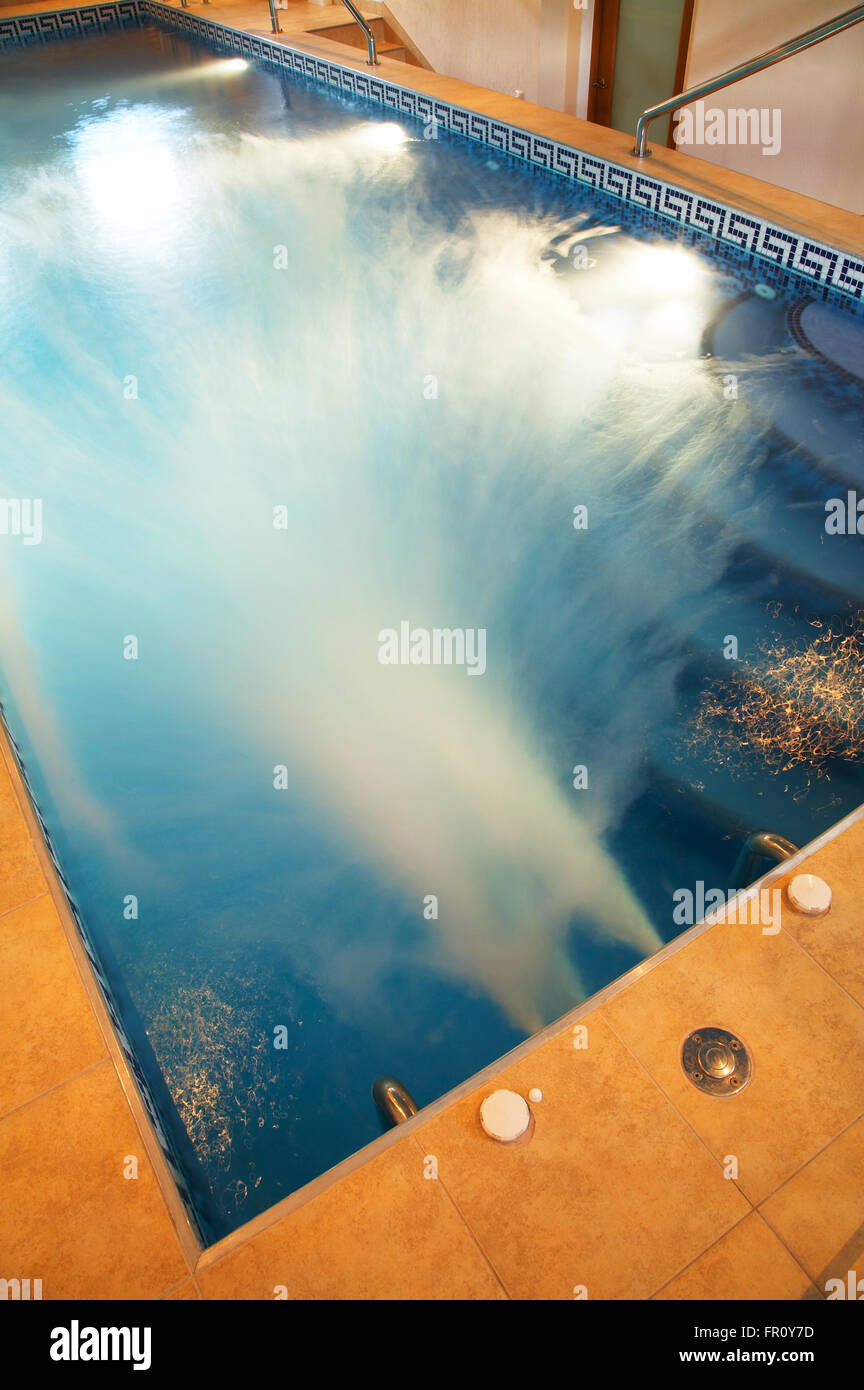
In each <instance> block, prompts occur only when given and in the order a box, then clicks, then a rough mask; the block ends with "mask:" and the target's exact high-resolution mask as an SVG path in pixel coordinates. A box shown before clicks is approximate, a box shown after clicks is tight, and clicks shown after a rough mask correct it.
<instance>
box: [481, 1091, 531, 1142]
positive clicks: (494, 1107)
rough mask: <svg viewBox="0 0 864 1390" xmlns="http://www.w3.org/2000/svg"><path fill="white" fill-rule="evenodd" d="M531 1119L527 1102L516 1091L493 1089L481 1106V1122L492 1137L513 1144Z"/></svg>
mask: <svg viewBox="0 0 864 1390" xmlns="http://www.w3.org/2000/svg"><path fill="white" fill-rule="evenodd" d="M530 1121H531V1111H530V1110H529V1109H528V1105H527V1102H526V1101H525V1100H523V1098H522V1096H520V1095H517V1094H516V1092H515V1091H493V1092H492V1094H491V1096H487V1097H486V1099H485V1100H484V1102H483V1104H482V1105H481V1106H480V1123H481V1125H482V1126H483V1128H484V1129H485V1131H486V1133H487V1134H488V1135H489V1137H490V1139H497V1140H498V1142H499V1143H501V1144H511V1143H512V1142H513V1140H514V1139H518V1138H519V1136H520V1135H522V1134H524V1133H525V1131H526V1129H527V1128H528V1125H529V1124H530Z"/></svg>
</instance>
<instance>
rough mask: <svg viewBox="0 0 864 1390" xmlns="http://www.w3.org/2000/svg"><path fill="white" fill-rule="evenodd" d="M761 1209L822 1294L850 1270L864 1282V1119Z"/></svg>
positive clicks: (769, 1199) (809, 1164)
mask: <svg viewBox="0 0 864 1390" xmlns="http://www.w3.org/2000/svg"><path fill="white" fill-rule="evenodd" d="M759 1210H760V1212H761V1213H762V1215H763V1216H764V1218H765V1220H766V1221H767V1222H768V1224H769V1225H770V1226H771V1227H772V1228H773V1229H774V1230H775V1231H776V1232H777V1234H778V1235H779V1236H780V1238H781V1239H782V1240H783V1241H784V1242H785V1244H786V1245H788V1247H789V1249H790V1250H791V1251H792V1253H793V1254H794V1255H795V1257H796V1259H798V1260H800V1262H801V1264H802V1265H803V1266H804V1268H805V1269H806V1270H807V1273H808V1274H809V1275H810V1276H811V1278H812V1279H813V1280H814V1282H815V1283H816V1285H817V1287H818V1288H820V1289H821V1290H823V1291H824V1288H825V1283H826V1280H828V1279H831V1278H835V1277H840V1278H843V1277H845V1275H846V1273H847V1271H848V1270H850V1269H854V1270H856V1271H857V1273H858V1277H859V1278H861V1279H864V1119H861V1120H858V1122H857V1123H856V1124H854V1125H851V1126H850V1128H849V1129H847V1130H846V1132H845V1134H841V1135H840V1137H839V1138H838V1139H835V1140H834V1142H833V1144H830V1145H829V1146H828V1148H827V1149H825V1150H824V1151H823V1152H822V1153H821V1154H818V1155H817V1157H816V1158H814V1159H813V1160H812V1162H810V1163H808V1164H807V1167H806V1168H802V1169H801V1171H800V1173H796V1174H795V1176H794V1178H790V1179H789V1181H788V1182H787V1183H784V1185H783V1186H782V1187H781V1188H780V1190H779V1192H775V1193H774V1194H773V1196H771V1197H769V1198H768V1200H767V1201H766V1202H763V1204H762V1206H761V1207H760V1208H759ZM861 1292H862V1293H864V1289H862V1291H861Z"/></svg>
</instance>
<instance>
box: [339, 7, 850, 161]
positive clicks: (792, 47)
mask: <svg viewBox="0 0 864 1390" xmlns="http://www.w3.org/2000/svg"><path fill="white" fill-rule="evenodd" d="M346 4H347V0H346ZM862 19H864V5H855V6H853V8H852V9H851V10H844V12H843V14H838V15H835V17H834V18H833V19H828V20H826V21H825V22H824V23H823V24H817V25H816V26H815V27H814V28H813V29H808V30H807V31H806V33H803V34H799V35H798V37H797V38H794V39H788V40H787V41H786V43H781V44H778V45H777V47H776V48H769V49H767V50H766V51H765V52H764V53H760V54H759V56H758V57H757V58H751V59H750V61H749V62H747V63H739V64H738V66H737V67H734V68H730V69H729V71H728V72H723V73H721V74H720V76H719V77H712V78H711V79H710V81H708V82H700V83H699V85H698V86H697V87H688V89H687V91H686V92H679V93H678V95H677V96H675V97H670V98H669V100H668V101H661V102H659V103H658V104H657V105H656V106H649V107H648V108H647V109H646V110H645V111H643V112H642V115H641V116H640V117H639V120H638V121H637V123H636V145H635V147H634V148H633V149H632V150H631V154H635V155H636V156H637V158H638V159H647V158H648V156H649V155H650V153H651V151H650V150H649V149H648V146H647V143H646V142H647V139H648V127H649V125H650V124H651V122H652V121H655V120H656V119H657V117H658V116H665V115H666V113H667V112H669V111H674V110H675V109H676V107H679V106H687V105H688V104H689V103H690V102H691V101H698V100H699V98H700V97H707V96H710V94H711V93H712V92H718V91H719V90H720V88H721V87H731V85H732V83H733V82H740V81H741V79H742V77H749V76H750V75H751V73H754V72H761V71H762V69H763V68H770V67H773V66H774V64H775V63H782V62H783V59H784V58H791V57H792V55H793V54H795V53H800V52H801V51H802V50H803V49H805V48H812V47H813V45H814V44H817V43H822V41H823V39H830V38H831V37H832V36H833V35H834V34H839V33H841V32H842V31H843V30H844V29H849V28H851V26H852V25H853V24H860V23H861V21H862Z"/></svg>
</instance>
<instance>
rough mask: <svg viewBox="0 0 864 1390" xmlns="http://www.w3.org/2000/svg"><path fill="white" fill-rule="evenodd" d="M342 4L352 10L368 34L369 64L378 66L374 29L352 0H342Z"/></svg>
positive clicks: (371, 66)
mask: <svg viewBox="0 0 864 1390" xmlns="http://www.w3.org/2000/svg"><path fill="white" fill-rule="evenodd" d="M342 4H343V5H344V6H345V8H346V10H350V11H351V13H352V14H353V16H354V18H355V19H356V21H357V23H358V24H359V25H360V28H361V29H362V30H363V33H364V34H365V35H366V43H367V45H368V48H369V66H370V68H374V67H377V66H378V49H377V47H376V44H375V35H374V34H373V33H372V30H371V28H370V26H369V25H368V24H367V23H366V21H365V19H364V18H363V16H362V14H361V13H360V11H359V10H358V8H357V6H356V5H355V4H353V3H352V0H342Z"/></svg>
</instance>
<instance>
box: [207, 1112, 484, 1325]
mask: <svg viewBox="0 0 864 1390" xmlns="http://www.w3.org/2000/svg"><path fill="white" fill-rule="evenodd" d="M423 1174H424V1165H423V1157H422V1155H421V1153H420V1151H419V1150H418V1148H417V1146H416V1144H415V1143H414V1142H413V1140H412V1139H411V1138H410V1137H407V1138H406V1139H405V1140H403V1141H402V1142H401V1143H398V1144H396V1145H394V1147H393V1148H391V1149H387V1150H385V1152H384V1153H382V1154H379V1155H377V1156H376V1157H375V1158H373V1159H371V1160H370V1161H369V1162H368V1163H366V1164H365V1165H364V1166H363V1167H362V1168H360V1169H358V1170H357V1171H356V1172H354V1173H351V1174H350V1175H349V1176H348V1177H347V1178H344V1179H343V1180H342V1181H341V1182H339V1183H337V1184H335V1185H334V1186H333V1187H331V1188H327V1189H325V1191H323V1192H322V1193H320V1194H319V1195H318V1196H317V1197H315V1198H313V1199H312V1200H311V1201H310V1202H307V1203H306V1205H305V1206H302V1207H300V1208H298V1210H297V1211H295V1212H292V1213H291V1214H290V1215H289V1216H286V1217H283V1219H282V1220H281V1221H279V1222H278V1223H277V1224H276V1225H275V1226H271V1227H270V1228H269V1229H268V1230H266V1231H263V1232H262V1233H261V1234H260V1235H258V1236H255V1237H254V1238H253V1239H252V1240H251V1241H250V1242H248V1243H247V1244H246V1245H244V1246H242V1247H241V1248H240V1249H239V1250H236V1251H233V1252H231V1253H229V1254H226V1255H225V1256H223V1258H222V1259H220V1260H219V1261H218V1262H217V1263H216V1264H214V1265H211V1266H210V1267H209V1268H203V1269H199V1270H198V1272H197V1276H196V1277H197V1279H198V1283H199V1286H200V1288H201V1292H202V1294H203V1295H204V1297H205V1298H207V1299H229V1298H230V1299H273V1298H274V1297H275V1294H274V1290H275V1289H276V1288H277V1287H278V1286H284V1288H285V1289H287V1294H288V1298H289V1299H303V1300H309V1299H334V1300H340V1301H341V1300H346V1299H347V1300H360V1299H362V1300H365V1301H374V1300H379V1299H392V1300H404V1299H426V1300H442V1301H443V1300H450V1299H457V1300H460V1299H461V1300H465V1299H472V1300H478V1299H479V1300H486V1299H502V1298H504V1296H505V1295H504V1293H503V1292H502V1290H501V1287H500V1285H499V1283H498V1281H497V1280H496V1279H495V1277H494V1275H493V1274H492V1272H491V1271H490V1269H489V1266H488V1264H487V1263H486V1261H485V1260H484V1259H483V1256H482V1255H481V1253H480V1251H479V1250H478V1249H477V1246H476V1245H475V1243H474V1241H473V1240H472V1239H471V1236H470V1235H469V1233H468V1231H467V1230H466V1229H465V1226H464V1225H463V1223H462V1222H461V1221H460V1219H459V1217H458V1215H457V1213H456V1212H455V1211H454V1210H453V1206H452V1204H451V1203H450V1202H449V1201H448V1199H447V1196H446V1194H445V1193H444V1192H443V1191H442V1188H441V1185H440V1183H438V1182H436V1181H435V1180H434V1179H429V1178H425V1177H424V1175H423Z"/></svg>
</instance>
